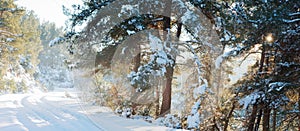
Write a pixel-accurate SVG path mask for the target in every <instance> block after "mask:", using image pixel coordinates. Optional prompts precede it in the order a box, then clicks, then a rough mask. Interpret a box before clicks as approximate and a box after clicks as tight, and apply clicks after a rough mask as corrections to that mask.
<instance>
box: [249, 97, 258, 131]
mask: <svg viewBox="0 0 300 131" xmlns="http://www.w3.org/2000/svg"><path fill="white" fill-rule="evenodd" d="M256 114H257V104H256V103H255V104H254V105H253V107H252V112H251V115H250V118H249V122H248V131H253V129H254V122H255V119H256Z"/></svg>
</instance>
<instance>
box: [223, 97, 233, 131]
mask: <svg viewBox="0 0 300 131" xmlns="http://www.w3.org/2000/svg"><path fill="white" fill-rule="evenodd" d="M234 109H235V102H233V103H232V107H231V109H230V111H229V113H228V115H227V117H226V120H225V124H224V131H227V127H228V123H229V119H230V118H231V116H232V113H233V111H234Z"/></svg>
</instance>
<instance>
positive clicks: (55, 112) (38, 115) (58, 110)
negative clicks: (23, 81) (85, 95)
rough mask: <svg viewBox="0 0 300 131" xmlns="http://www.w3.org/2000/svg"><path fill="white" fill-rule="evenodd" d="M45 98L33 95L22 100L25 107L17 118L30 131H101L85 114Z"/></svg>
mask: <svg viewBox="0 0 300 131" xmlns="http://www.w3.org/2000/svg"><path fill="white" fill-rule="evenodd" d="M45 97H47V95H46V96H42V97H36V96H33V95H31V96H27V97H24V98H23V99H22V100H21V104H22V105H23V106H24V107H23V108H20V110H19V111H18V113H17V116H18V119H19V121H20V122H21V123H23V124H24V126H25V127H27V128H28V129H29V130H55V131H59V130H70V131H77V130H78V131H79V130H91V131H97V130H101V128H100V127H99V126H97V125H95V124H94V123H92V122H91V120H89V119H88V118H87V117H86V116H84V114H80V113H77V112H73V111H71V110H70V109H68V108H67V107H63V105H59V104H58V103H54V102H53V103H52V102H51V101H48V100H46V99H45ZM62 102H64V101H62Z"/></svg>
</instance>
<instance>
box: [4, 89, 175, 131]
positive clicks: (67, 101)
mask: <svg viewBox="0 0 300 131" xmlns="http://www.w3.org/2000/svg"><path fill="white" fill-rule="evenodd" d="M76 94H77V93H76V91H75V90H74V89H70V88H68V89H55V90H54V91H53V92H48V93H42V92H35V93H28V94H6V95H1V96H0V130H1V131H62V130H68V131H99V130H100V131H101V130H107V131H115V130H122V131H126V130H136V131H145V130H147V131H151V130H155V131H157V130H162V131H164V130H171V129H169V128H166V127H161V126H156V125H153V124H150V123H147V122H145V121H143V120H133V119H126V118H122V117H119V116H117V115H115V114H113V113H112V112H111V111H110V110H109V109H108V108H105V107H98V106H91V105H87V104H83V103H82V102H80V101H79V100H78V98H77V95H76Z"/></svg>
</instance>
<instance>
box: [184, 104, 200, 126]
mask: <svg viewBox="0 0 300 131" xmlns="http://www.w3.org/2000/svg"><path fill="white" fill-rule="evenodd" d="M199 108H200V102H199V101H197V102H195V104H194V105H193V107H192V110H191V113H190V115H189V116H188V117H187V128H188V129H192V128H196V129H198V128H199V124H200V122H201V120H200V113H199V111H198V109H199Z"/></svg>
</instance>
